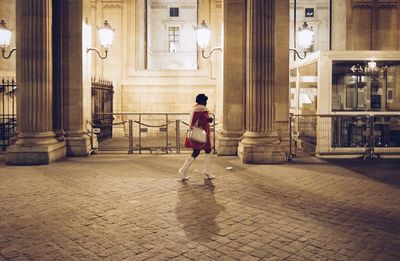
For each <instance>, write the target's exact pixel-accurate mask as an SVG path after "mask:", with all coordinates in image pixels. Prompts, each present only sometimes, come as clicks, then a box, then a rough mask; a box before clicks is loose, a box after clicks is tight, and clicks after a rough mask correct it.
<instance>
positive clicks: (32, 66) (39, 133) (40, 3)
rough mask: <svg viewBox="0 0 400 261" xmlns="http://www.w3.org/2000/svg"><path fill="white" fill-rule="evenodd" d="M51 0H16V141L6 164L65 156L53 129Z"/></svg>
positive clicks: (62, 144)
mask: <svg viewBox="0 0 400 261" xmlns="http://www.w3.org/2000/svg"><path fill="white" fill-rule="evenodd" d="M51 2H52V1H51V0H17V2H16V17H17V26H16V43H17V83H18V88H17V97H18V99H17V119H18V125H17V132H18V133H19V134H18V136H17V140H16V142H15V144H14V145H12V146H10V147H8V149H7V152H6V157H5V159H6V164H10V165H39V164H49V163H50V162H51V161H54V160H57V159H60V158H63V157H65V143H64V142H62V141H57V139H55V134H54V132H53V119H52V117H53V108H52V99H53V96H52V88H53V79H52V4H51Z"/></svg>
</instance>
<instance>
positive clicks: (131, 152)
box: [128, 120, 133, 154]
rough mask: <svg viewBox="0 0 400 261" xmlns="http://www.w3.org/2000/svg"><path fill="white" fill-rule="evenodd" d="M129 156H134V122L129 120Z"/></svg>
mask: <svg viewBox="0 0 400 261" xmlns="http://www.w3.org/2000/svg"><path fill="white" fill-rule="evenodd" d="M128 154H133V121H132V120H129V149H128Z"/></svg>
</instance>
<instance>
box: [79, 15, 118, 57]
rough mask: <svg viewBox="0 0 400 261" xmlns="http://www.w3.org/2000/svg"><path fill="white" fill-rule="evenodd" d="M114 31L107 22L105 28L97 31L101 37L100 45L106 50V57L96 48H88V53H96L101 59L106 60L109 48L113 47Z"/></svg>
mask: <svg viewBox="0 0 400 261" xmlns="http://www.w3.org/2000/svg"><path fill="white" fill-rule="evenodd" d="M114 30H115V29H113V28H112V27H111V25H110V24H109V23H108V21H107V20H105V21H104V25H103V27H101V28H98V29H97V31H98V32H99V37H100V44H101V46H102V47H103V48H104V55H101V54H100V51H99V50H98V49H97V48H94V47H90V48H87V49H86V52H89V51H95V52H96V53H97V55H98V56H99V57H100V58H101V59H106V58H107V55H108V48H110V47H111V45H112V42H113V37H114Z"/></svg>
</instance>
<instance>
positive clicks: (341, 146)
mask: <svg viewBox="0 0 400 261" xmlns="http://www.w3.org/2000/svg"><path fill="white" fill-rule="evenodd" d="M289 143H290V148H291V151H290V158H291V157H292V156H293V155H296V150H297V149H299V148H300V149H301V150H302V151H303V152H306V153H310V154H316V155H321V156H323V155H329V154H331V155H334V154H337V155H339V154H347V155H360V154H361V155H362V156H363V157H364V158H373V157H375V156H378V157H379V156H380V155H384V154H399V155H400V115H399V114H355V115H350V114H326V115H322V114H319V115H294V114H291V115H290V142H289Z"/></svg>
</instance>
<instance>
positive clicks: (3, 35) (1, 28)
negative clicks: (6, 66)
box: [0, 20, 17, 59]
mask: <svg viewBox="0 0 400 261" xmlns="http://www.w3.org/2000/svg"><path fill="white" fill-rule="evenodd" d="M11 36H12V31H11V30H10V29H8V27H7V25H6V22H5V21H4V20H0V49H1V56H2V57H3V58H4V59H9V58H10V57H11V55H12V53H13V52H15V51H16V50H17V49H16V48H12V49H11V50H10V53H9V54H8V55H6V48H8V47H9V46H10V42H11Z"/></svg>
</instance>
